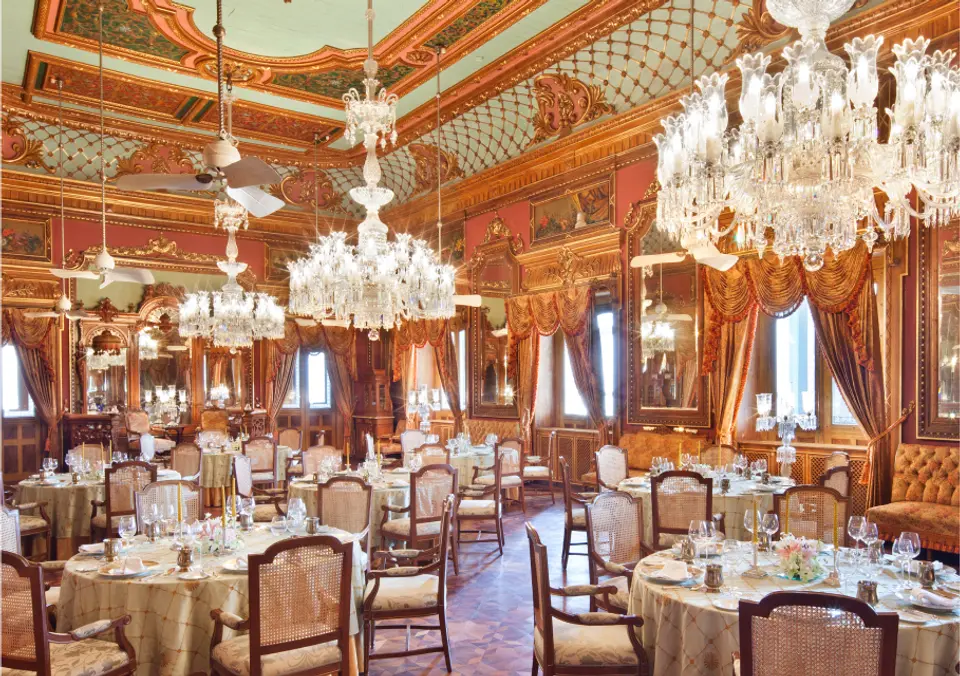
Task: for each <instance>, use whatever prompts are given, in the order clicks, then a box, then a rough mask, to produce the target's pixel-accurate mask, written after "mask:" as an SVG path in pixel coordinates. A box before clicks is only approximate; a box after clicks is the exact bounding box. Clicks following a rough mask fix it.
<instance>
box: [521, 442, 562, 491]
mask: <svg viewBox="0 0 960 676" xmlns="http://www.w3.org/2000/svg"><path fill="white" fill-rule="evenodd" d="M556 447H557V431H556V430H554V431H552V432H550V437H549V439H548V441H547V453H546V455H524V456H523V457H522V458H521V459H520V476H521V477H522V478H523V486H524V489H525V490H526V492H527V494H528V495H530V496H531V497H532V496H534V495H544V494H549V495H550V502H551V504H555V503H556V502H557V496H556V494H555V493H554V492H553V456H554V453H556ZM539 481H543V482H545V484H546V485H545V486H544V487H543V488H539V487H538V485H537V482H539Z"/></svg>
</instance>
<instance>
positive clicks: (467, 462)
mask: <svg viewBox="0 0 960 676" xmlns="http://www.w3.org/2000/svg"><path fill="white" fill-rule="evenodd" d="M450 464H451V465H452V466H453V468H454V469H456V470H457V483H459V484H460V487H461V488H463V487H464V486H469V485H470V483H471V482H472V481H473V468H474V467H477V466H478V465H479V466H480V467H489V466H491V465H492V464H493V451H492V450H491V451H490V452H485V453H470V454H468V455H456V456H452V457H451V458H450Z"/></svg>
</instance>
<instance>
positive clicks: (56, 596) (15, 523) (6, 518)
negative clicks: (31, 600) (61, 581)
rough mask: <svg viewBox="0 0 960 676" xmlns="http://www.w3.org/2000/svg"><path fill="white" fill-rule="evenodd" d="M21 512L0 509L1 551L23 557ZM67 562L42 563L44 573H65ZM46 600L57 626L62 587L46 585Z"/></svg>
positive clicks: (49, 614) (44, 594) (48, 613)
mask: <svg viewBox="0 0 960 676" xmlns="http://www.w3.org/2000/svg"><path fill="white" fill-rule="evenodd" d="M20 547H21V542H20V512H19V511H18V510H16V509H11V508H9V507H6V506H3V507H0V550H3V551H5V552H13V553H14V554H19V555H21V556H22V555H23V552H22V551H21V549H20ZM66 563H67V562H66V561H41V562H40V567H41V568H42V569H43V570H44V572H49V573H61V574H62V573H63V569H64V566H65V565H66ZM43 596H44V600H45V601H46V603H47V615H48V617H49V618H50V624H51V625H52V626H56V618H57V605H58V604H59V603H60V587H51V586H49V585H47V584H44V591H43Z"/></svg>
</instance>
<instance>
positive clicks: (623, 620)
mask: <svg viewBox="0 0 960 676" xmlns="http://www.w3.org/2000/svg"><path fill="white" fill-rule="evenodd" d="M564 614H566V613H564ZM572 617H574V618H575V620H576V621H575V624H585V625H593V626H597V625H603V626H615V625H618V624H619V625H624V626H627V627H641V626H643V618H642V617H637V616H636V615H619V614H617V613H578V614H576V615H573V616H572Z"/></svg>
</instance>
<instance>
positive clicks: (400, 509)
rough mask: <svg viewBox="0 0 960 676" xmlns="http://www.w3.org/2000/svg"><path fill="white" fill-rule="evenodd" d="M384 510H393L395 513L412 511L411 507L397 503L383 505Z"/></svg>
mask: <svg viewBox="0 0 960 676" xmlns="http://www.w3.org/2000/svg"><path fill="white" fill-rule="evenodd" d="M381 507H382V508H383V511H384V512H391V513H393V514H406V513H407V512H409V511H410V508H409V507H397V506H396V505H381Z"/></svg>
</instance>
